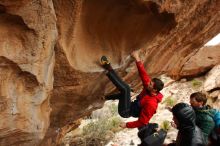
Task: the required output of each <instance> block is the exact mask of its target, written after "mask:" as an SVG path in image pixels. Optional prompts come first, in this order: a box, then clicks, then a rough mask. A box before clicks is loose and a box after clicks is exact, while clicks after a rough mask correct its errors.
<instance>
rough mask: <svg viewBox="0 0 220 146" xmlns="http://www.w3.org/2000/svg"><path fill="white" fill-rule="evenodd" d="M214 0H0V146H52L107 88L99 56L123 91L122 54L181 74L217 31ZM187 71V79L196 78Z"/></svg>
mask: <svg viewBox="0 0 220 146" xmlns="http://www.w3.org/2000/svg"><path fill="white" fill-rule="evenodd" d="M219 8H220V1H218V0H213V1H210V0H202V1H201V0H195V1H191V0H185V1H180V0H165V1H156V0H155V1H153V0H152V1H146V0H136V1H134V0H108V1H103V0H84V1H82V0H65V1H64V0H37V1H36V0H19V1H17V0H13V1H12V0H11V1H9V0H0V34H1V38H0V74H1V76H0V81H1V82H0V89H1V90H0V91H1V92H0V118H1V121H0V145H4V146H7V145H10V146H11V145H56V144H59V140H60V138H61V137H62V135H63V134H65V133H66V132H67V131H68V130H70V129H72V128H74V127H76V126H77V125H78V119H80V118H81V117H83V116H85V115H88V114H90V113H91V111H93V110H94V109H96V108H99V107H101V106H102V104H103V101H102V100H100V99H99V97H100V96H102V95H104V94H106V93H108V92H110V91H111V90H112V86H111V84H107V83H109V82H108V80H107V78H106V77H105V75H104V73H103V70H102V69H101V67H100V66H99V65H98V63H97V62H98V60H99V58H100V56H101V55H103V54H104V55H107V56H108V57H109V58H110V60H111V61H112V65H113V67H114V68H118V72H119V73H120V76H122V77H123V78H124V79H125V80H126V81H127V82H128V83H129V84H130V85H131V86H133V87H138V85H139V84H137V82H138V80H137V79H138V78H137V74H136V71H135V67H134V63H132V60H131V59H130V57H129V54H130V53H131V52H132V51H133V50H135V49H137V48H142V51H143V53H142V58H143V60H144V61H145V62H146V63H145V65H146V67H147V69H148V71H149V73H150V74H151V75H157V74H160V73H165V72H166V73H168V74H169V75H171V76H172V77H174V78H180V77H181V71H182V68H183V67H184V64H185V63H186V62H187V61H188V60H190V58H191V57H192V56H194V55H195V53H196V52H197V51H198V50H199V48H200V47H201V46H202V45H203V44H205V43H206V42H207V41H208V40H209V39H211V38H212V37H214V36H215V35H216V34H217V33H219V30H220V25H219V22H220V14H219ZM199 72H200V70H198V72H194V73H193V74H199Z"/></svg>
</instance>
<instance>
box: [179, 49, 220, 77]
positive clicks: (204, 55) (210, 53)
mask: <svg viewBox="0 0 220 146" xmlns="http://www.w3.org/2000/svg"><path fill="white" fill-rule="evenodd" d="M217 64H220V45H217V46H209V47H202V48H201V49H199V51H198V52H196V54H195V55H194V56H192V57H191V58H190V59H189V60H188V61H187V62H186V63H185V64H184V66H183V68H182V70H181V72H180V76H185V77H187V76H193V75H198V73H199V74H203V73H205V72H207V71H208V70H210V69H211V68H212V67H214V66H215V65H217Z"/></svg>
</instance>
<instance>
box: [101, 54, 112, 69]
mask: <svg viewBox="0 0 220 146" xmlns="http://www.w3.org/2000/svg"><path fill="white" fill-rule="evenodd" d="M101 65H102V67H103V68H104V69H106V70H111V69H112V67H111V64H110V62H109V60H108V59H107V57H106V56H102V57H101Z"/></svg>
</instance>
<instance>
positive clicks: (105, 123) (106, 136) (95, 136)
mask: <svg viewBox="0 0 220 146" xmlns="http://www.w3.org/2000/svg"><path fill="white" fill-rule="evenodd" d="M108 110H109V111H110V114H109V112H108V115H104V116H101V117H100V118H98V119H92V120H91V122H90V123H89V124H87V125H85V126H84V127H83V131H82V137H83V142H82V143H83V144H82V145H94V146H96V145H104V144H106V143H107V142H108V141H109V140H110V139H112V138H113V136H114V133H116V132H118V131H120V130H121V128H120V126H119V124H120V123H121V122H122V120H121V118H120V117H119V116H118V106H117V105H116V104H111V105H110V106H108Z"/></svg>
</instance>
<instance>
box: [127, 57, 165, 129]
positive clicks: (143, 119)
mask: <svg viewBox="0 0 220 146" xmlns="http://www.w3.org/2000/svg"><path fill="white" fill-rule="evenodd" d="M136 65H137V68H138V72H139V75H140V77H141V80H142V83H143V90H142V91H141V93H140V94H139V96H140V105H141V113H140V117H139V118H138V120H137V121H133V122H127V123H126V127H127V128H138V127H142V126H144V125H146V124H148V122H149V120H150V119H151V117H152V116H153V115H154V114H155V113H156V110H157V106H158V103H159V102H161V100H162V98H163V95H162V94H161V93H160V92H159V93H158V94H157V95H149V94H147V90H146V87H147V86H148V85H149V83H150V81H151V79H150V77H149V75H148V74H147V72H146V71H145V69H144V65H143V63H142V62H141V61H138V62H136Z"/></svg>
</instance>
